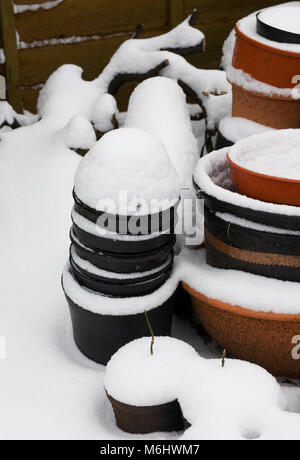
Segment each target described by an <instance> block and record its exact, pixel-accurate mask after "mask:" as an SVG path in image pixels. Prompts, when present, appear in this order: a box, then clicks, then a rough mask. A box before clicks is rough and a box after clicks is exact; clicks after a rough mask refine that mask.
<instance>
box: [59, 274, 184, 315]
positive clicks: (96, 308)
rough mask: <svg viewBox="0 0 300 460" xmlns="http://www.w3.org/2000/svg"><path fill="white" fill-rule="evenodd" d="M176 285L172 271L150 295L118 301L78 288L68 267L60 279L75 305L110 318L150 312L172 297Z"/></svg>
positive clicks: (176, 275)
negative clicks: (162, 283)
mask: <svg viewBox="0 0 300 460" xmlns="http://www.w3.org/2000/svg"><path fill="white" fill-rule="evenodd" d="M178 283H179V279H178V274H177V270H174V272H173V274H172V275H171V277H170V278H169V279H168V280H167V281H166V282H165V283H164V285H163V286H162V287H160V288H159V289H157V290H156V291H154V292H153V293H152V294H148V295H145V296H141V297H129V298H125V299H120V298H118V297H108V296H105V295H101V294H99V293H94V292H92V291H90V290H88V289H85V288H84V287H82V286H80V284H78V283H77V281H75V279H74V278H73V276H72V274H71V272H70V267H69V265H67V266H66V268H65V270H64V272H63V277H62V284H63V288H64V292H65V294H66V295H67V296H68V297H69V298H70V299H71V300H72V301H73V302H74V303H75V304H76V305H79V306H80V307H81V308H84V309H85V310H88V311H91V312H93V313H95V314H97V315H111V316H127V315H136V314H139V313H143V312H144V311H145V310H146V311H151V310H153V309H154V308H157V307H159V306H160V305H162V304H163V303H164V302H166V301H167V300H168V299H169V298H170V297H172V295H173V294H174V292H175V291H176V289H177V286H178Z"/></svg>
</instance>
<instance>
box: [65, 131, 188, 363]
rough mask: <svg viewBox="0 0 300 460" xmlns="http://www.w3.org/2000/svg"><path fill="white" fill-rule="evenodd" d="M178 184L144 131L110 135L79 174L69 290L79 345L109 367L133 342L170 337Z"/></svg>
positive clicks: (88, 157) (154, 141)
mask: <svg viewBox="0 0 300 460" xmlns="http://www.w3.org/2000/svg"><path fill="white" fill-rule="evenodd" d="M179 194H180V186H179V180H178V177H177V173H176V171H175V169H174V167H173V166H172V164H171V163H170V160H169V157H168V154H167V153H166V151H165V149H164V148H163V146H162V145H161V144H160V143H159V141H158V140H157V139H156V138H154V137H153V136H151V135H150V134H148V133H146V132H145V131H142V130H140V129H134V128H123V129H120V130H115V131H112V132H110V133H108V134H106V135H105V136H104V137H103V138H102V139H101V140H100V141H99V142H98V143H97V144H96V145H95V147H94V148H93V149H92V150H91V151H90V152H89V153H88V154H87V155H86V157H85V158H84V159H83V160H82V162H81V164H80V166H79V168H78V171H77V173H76V177H75V187H74V191H73V195H74V203H75V204H74V208H73V210H72V221H73V225H72V228H71V232H70V237H71V242H72V244H71V247H70V258H69V265H68V267H67V268H66V271H65V273H64V276H63V287H64V291H65V294H66V297H67V300H68V302H69V305H70V309H71V317H72V322H73V328H74V337H75V341H76V343H77V345H78V347H79V348H80V349H81V351H83V353H84V354H86V355H87V356H88V357H90V358H91V359H93V360H95V361H97V362H100V363H102V364H106V362H107V361H108V360H109V359H110V357H111V356H112V354H113V353H115V352H116V351H117V350H118V349H119V348H120V347H121V346H123V345H124V344H126V343H127V342H129V341H131V340H133V339H135V338H138V337H142V336H144V335H146V334H147V333H149V330H148V328H147V323H146V320H145V316H144V311H145V310H147V311H148V312H149V316H150V318H151V323H152V324H153V328H154V329H155V331H156V333H158V334H160V335H169V334H170V329H171V319H172V310H173V294H174V291H175V289H176V284H177V283H176V279H175V277H174V276H172V267H173V246H174V244H175V241H176V238H175V235H174V227H175V224H176V217H177V206H178V202H179Z"/></svg>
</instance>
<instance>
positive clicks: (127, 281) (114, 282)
mask: <svg viewBox="0 0 300 460" xmlns="http://www.w3.org/2000/svg"><path fill="white" fill-rule="evenodd" d="M70 265H71V269H72V274H73V276H74V278H75V279H76V280H77V281H78V283H79V284H80V285H81V286H84V287H85V288H87V289H90V290H92V291H95V292H99V293H102V294H106V295H109V296H114V297H138V296H144V295H147V294H151V293H152V292H154V291H156V290H157V289H159V288H160V287H161V286H162V285H163V284H164V283H165V282H166V281H167V280H168V278H169V277H170V275H171V272H172V265H173V256H170V263H169V264H168V265H167V266H166V267H164V269H163V270H161V271H158V272H156V273H155V274H154V275H152V276H151V275H148V276H145V277H138V278H124V279H123V278H122V279H120V278H105V277H100V276H97V275H94V274H92V273H89V272H87V271H85V270H83V269H82V268H80V267H79V266H78V265H77V264H76V263H75V262H74V260H73V258H72V254H70Z"/></svg>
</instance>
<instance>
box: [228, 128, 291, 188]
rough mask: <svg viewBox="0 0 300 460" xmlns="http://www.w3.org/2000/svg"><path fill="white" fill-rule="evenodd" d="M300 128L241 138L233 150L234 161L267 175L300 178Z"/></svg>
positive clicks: (231, 151) (230, 155)
mask: <svg viewBox="0 0 300 460" xmlns="http://www.w3.org/2000/svg"><path fill="white" fill-rule="evenodd" d="M299 145H300V129H287V130H280V131H274V132H272V133H266V134H261V135H257V136H253V137H252V138H250V139H244V140H241V141H239V142H238V143H237V144H236V145H235V146H233V147H232V148H231V150H230V153H229V157H230V159H231V161H233V162H234V163H235V164H237V165H239V166H241V167H243V168H245V169H247V170H250V171H253V172H256V173H259V174H264V175H267V176H273V177H278V178H285V179H292V180H299V181H300V148H299Z"/></svg>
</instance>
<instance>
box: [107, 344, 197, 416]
mask: <svg viewBox="0 0 300 460" xmlns="http://www.w3.org/2000/svg"><path fill="white" fill-rule="evenodd" d="M150 343H151V337H144V338H142V339H138V340H135V341H133V342H130V343H129V344H127V345H125V347H123V348H121V349H120V350H119V351H118V352H117V353H116V354H115V355H114V356H113V357H112V358H111V360H110V361H109V363H108V364H107V367H106V373H105V377H104V386H105V389H106V391H107V393H108V394H109V395H110V396H112V397H113V398H114V399H116V400H118V401H120V402H122V403H125V404H128V405H132V406H139V407H148V406H157V405H160V404H165V403H169V402H173V401H175V400H176V399H177V398H178V395H179V392H180V386H181V384H182V382H183V379H184V376H185V372H186V369H189V368H192V367H193V366H194V365H195V363H196V362H197V360H198V359H201V358H199V356H198V354H197V352H196V351H195V350H194V348H192V347H191V346H190V345H188V344H187V343H185V342H182V341H181V340H178V339H175V338H171V337H155V339H154V347H153V355H151V353H150ZM120 382H121V384H120Z"/></svg>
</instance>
